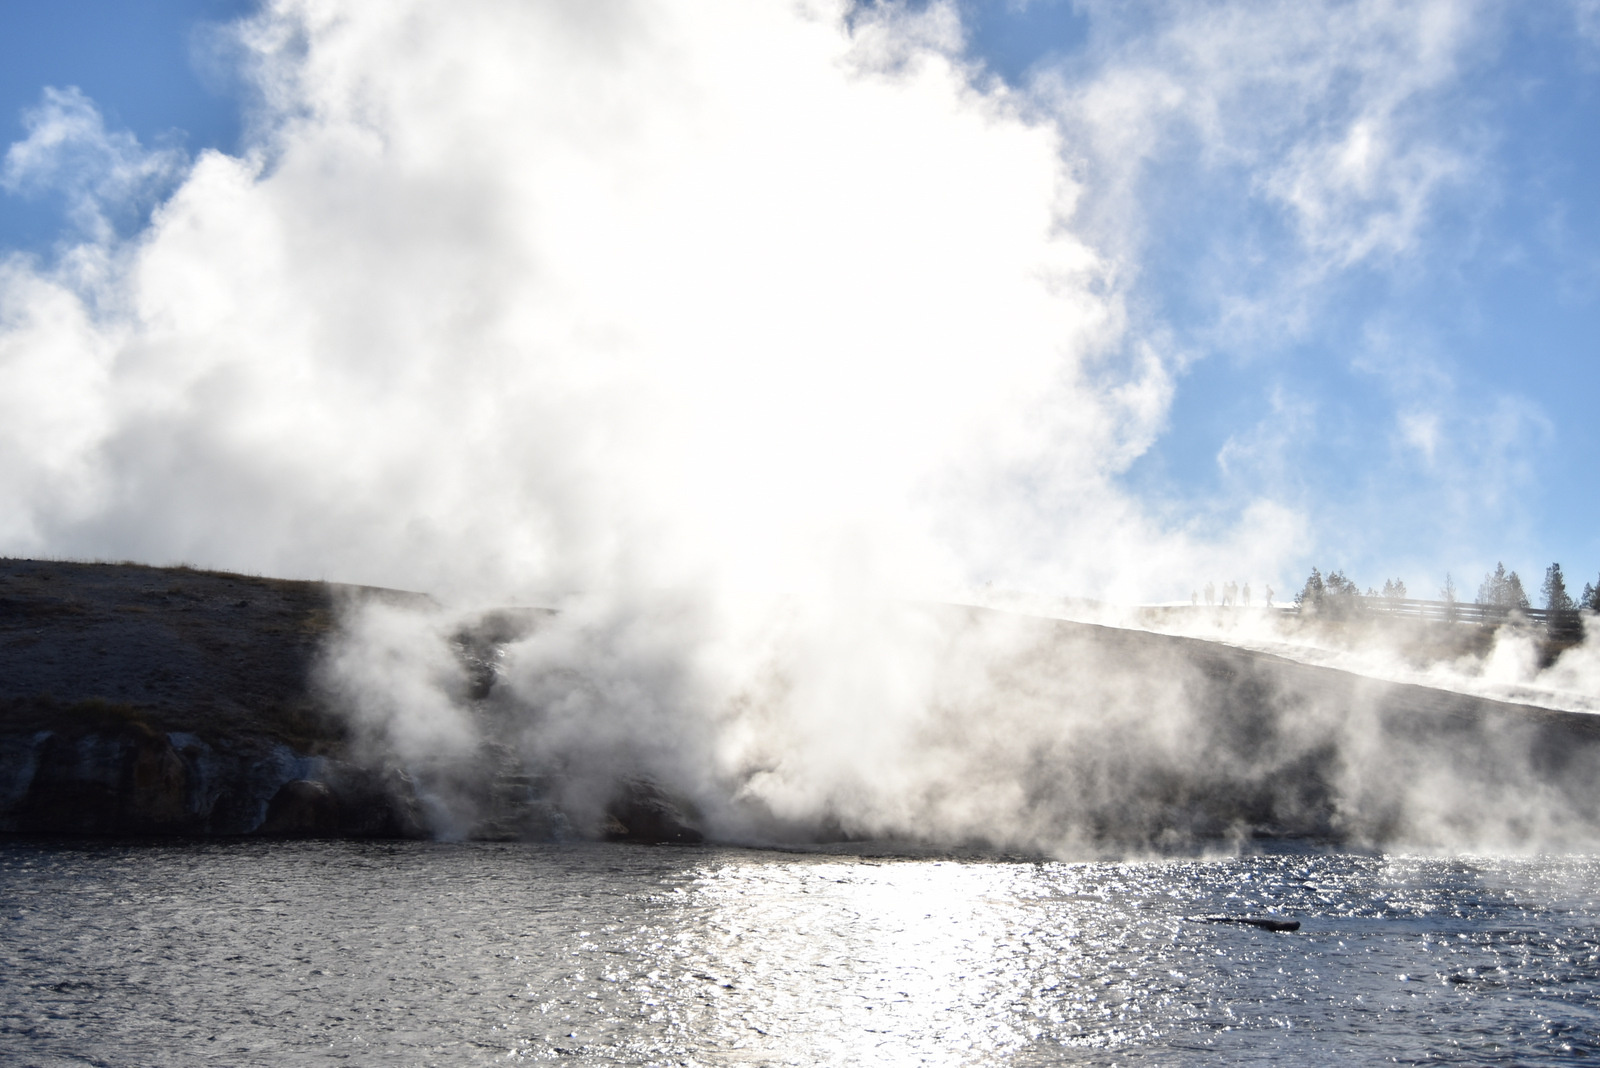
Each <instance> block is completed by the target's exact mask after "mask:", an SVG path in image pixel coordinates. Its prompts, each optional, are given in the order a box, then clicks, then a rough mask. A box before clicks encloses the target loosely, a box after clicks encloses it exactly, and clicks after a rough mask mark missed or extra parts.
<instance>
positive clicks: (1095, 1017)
mask: <svg viewBox="0 0 1600 1068" xmlns="http://www.w3.org/2000/svg"><path fill="white" fill-rule="evenodd" d="M1597 886H1600V860H1597V859H1596V858H1590V857H1581V858H1574V857H1564V858H1539V859H1505V858H1485V857H1475V858H1466V859H1459V858H1458V859H1428V858H1419V857H1408V856H1355V855H1348V854H1322V853H1316V852H1311V851H1298V852H1296V851H1289V852H1283V853H1276V854H1273V855H1269V856H1253V857H1245V858H1235V859H1220V860H1203V861H1192V860H1191V861H1152V862H1137V863H1130V862H1124V863H1087V864H1066V863H1029V862H1015V861H1006V862H989V861H985V862H978V861H972V860H956V859H942V860H941V859H887V858H874V857H864V856H850V855H847V856H840V855H819V854H792V853H773V852H757V851H743V850H731V849H718V848H650V847H639V846H605V845H561V846H539V845H501V844H471V845H443V844H421V843H406V844H392V843H350V842H316V843H275V844H265V843H224V844H216V843H202V844H194V843H191V844H167V845H161V844H157V845H151V844H139V845H111V844H102V845H84V844H78V845H70V844H67V845H63V844H60V843H53V844H48V845H46V844H39V843H26V842H25V843H17V842H12V843H9V844H5V845H0V1059H3V1060H5V1061H6V1062H8V1063H18V1064H39V1065H68V1064H71V1065H80V1064H96V1065H102V1064H103V1065H168V1064H170V1065H187V1064H196V1063H218V1064H229V1065H236V1064H262V1065H268V1064H270V1065H286V1064H290V1065H292V1064H309V1063H329V1062H346V1063H353V1064H374V1065H380V1064H381V1065H409V1064H439V1065H461V1064H479V1063H483V1064H487V1063H504V1062H512V1063H515V1062H518V1061H535V1062H536V1061H546V1060H551V1061H565V1062H569V1063H576V1064H610V1063H623V1064H740V1065H742V1064H797V1065H812V1064H863V1065H866V1064H871V1065H879V1064H886V1065H893V1064H923V1063H928V1064H974V1065H983V1064H1101V1063H1124V1062H1128V1061H1135V1062H1148V1063H1156V1064H1200V1063H1205V1064H1212V1063H1267V1062H1276V1063H1298V1064H1305V1063H1313V1062H1325V1063H1330V1064H1331V1063H1336V1062H1337V1063H1342V1062H1351V1061H1354V1062H1362V1063H1371V1062H1385V1061H1393V1062H1399V1063H1433V1062H1438V1061H1457V1062H1460V1063H1466V1064H1500V1063H1504V1064H1512V1063H1515V1064H1534V1063H1574V1062H1581V1061H1585V1060H1589V1061H1593V1060H1595V1059H1596V1058H1600V994H1597V978H1600V931H1597V923H1596V921H1597V917H1600V900H1597V898H1600V893H1597V890H1596V888H1597ZM1214 914H1227V915H1234V916H1240V915H1251V916H1282V917H1292V918H1294V919H1298V920H1300V921H1301V923H1302V924H1303V926H1302V928H1301V930H1300V931H1299V932H1297V933H1293V934H1275V933H1271V932H1267V931H1263V930H1258V929H1256V928H1252V927H1241V926H1233V925H1226V924H1213V923H1207V922H1203V921H1202V920H1201V919H1199V918H1200V917H1204V916H1207V915H1214Z"/></svg>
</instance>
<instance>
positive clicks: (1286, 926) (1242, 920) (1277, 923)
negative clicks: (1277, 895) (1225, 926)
mask: <svg viewBox="0 0 1600 1068" xmlns="http://www.w3.org/2000/svg"><path fill="white" fill-rule="evenodd" d="M1200 919H1201V920H1202V921H1203V922H1205V923H1237V924H1242V925H1244V926H1246V927H1259V928H1261V929H1262V930H1263V931H1298V930H1300V921H1299V920H1269V919H1262V918H1260V917H1256V916H1202V917H1200Z"/></svg>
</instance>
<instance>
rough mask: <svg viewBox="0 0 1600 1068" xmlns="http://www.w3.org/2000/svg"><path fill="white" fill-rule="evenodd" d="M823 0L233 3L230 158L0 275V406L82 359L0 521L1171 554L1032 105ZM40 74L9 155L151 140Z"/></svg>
mask: <svg viewBox="0 0 1600 1068" xmlns="http://www.w3.org/2000/svg"><path fill="white" fill-rule="evenodd" d="M844 16H845V9H844V7H843V6H842V5H828V4H820V5H813V6H812V8H811V9H810V10H809V11H799V10H797V9H796V8H795V7H793V6H791V5H784V4H774V5H744V4H725V5H685V6H682V7H657V6H654V5H638V6H616V7H606V8H603V9H583V10H581V11H579V10H575V9H570V8H565V7H561V6H559V5H519V4H506V3H499V2H490V0H479V2H474V3H465V4H461V5H456V6H453V7H452V8H451V10H450V11H449V12H448V13H446V12H444V11H442V10H440V9H437V8H434V7H431V6H428V5H423V4H405V3H397V4H389V5H383V6H381V7H376V8H375V7H370V6H362V5H344V4H340V3H334V2H331V0H330V2H313V0H305V2H298V0H296V2H291V0H283V2H280V3H277V4H274V5H272V6H271V7H269V9H268V10H267V11H266V12H265V13H264V14H263V15H262V16H260V17H259V18H256V19H254V20H252V21H251V22H249V23H247V24H245V25H244V26H243V27H242V28H241V30H240V33H239V40H240V41H241V42H242V44H243V47H245V48H246V49H247V50H248V54H249V55H250V56H251V57H252V58H251V59H250V60H249V64H248V65H249V67H250V69H251V70H253V71H254V74H253V75H252V76H253V77H254V78H255V79H256V84H257V85H258V88H259V98H260V101H261V105H260V106H261V108H262V111H261V113H260V115H259V116H258V119H257V122H256V125H255V129H256V130H257V131H258V132H257V135H256V136H257V139H256V141H255V143H254V145H253V147H252V148H251V149H250V150H249V151H248V153H247V154H246V155H245V156H244V157H242V158H234V157H229V156H224V155H221V154H218V153H207V154H205V155H203V156H202V157H201V158H200V159H198V160H197V161H195V162H194V164H193V166H192V168H191V169H190V170H189V171H188V172H187V174H186V176H185V177H184V180H183V181H182V184H181V186H180V187H179V188H178V189H177V190H176V191H175V192H174V193H173V194H172V195H171V196H170V198H169V199H168V200H167V201H166V202H165V203H164V204H163V205H162V206H161V207H160V209H159V210H158V211H157V213H156V214H155V216H154V218H153V221H152V223H151V225H150V227H149V228H148V229H147V230H146V231H145V232H143V233H142V234H140V235H139V236H138V238H137V240H136V241H135V242H133V243H131V244H123V243H119V242H118V241H117V240H116V239H115V238H114V237H113V236H112V235H111V234H109V233H107V232H105V231H104V230H97V231H95V232H94V234H93V235H92V236H93V237H95V239H96V241H95V242H94V243H91V244H88V245H84V246H82V248H81V249H80V254H81V255H86V254H88V253H90V252H98V253H99V254H101V258H102V260H103V262H104V264H105V266H104V271H103V272H102V273H104V272H111V275H108V276H106V278H104V279H102V281H101V282H100V283H97V286H98V287H99V288H98V290H97V294H96V295H93V299H92V300H91V299H90V297H91V294H89V293H87V292H86V291H85V288H84V286H83V285H81V284H80V283H79V282H78V281H77V280H76V279H75V276H71V275H69V274H64V273H61V272H49V271H30V270H28V269H27V268H25V267H20V266H18V267H16V268H15V269H14V272H13V275H12V276H11V282H10V284H9V287H8V289H7V292H6V294H5V296H6V299H7V300H9V301H10V302H12V304H14V305H16V306H18V307H19V308H22V309H23V311H21V312H19V313H18V317H17V318H15V319H14V320H13V322H15V323H17V324H22V323H24V322H26V323H33V324H34V325H33V326H32V327H30V328H28V329H22V328H21V326H17V327H14V328H13V329H11V330H9V331H8V332H7V333H6V335H5V337H4V338H3V339H0V344H3V345H4V346H5V348H4V350H3V351H5V352H6V353H7V354H8V355H7V357H6V359H7V360H8V361H9V363H8V364H7V365H6V366H5V368H4V373H6V374H7V375H8V376H9V377H10V378H11V381H12V382H13V383H17V384H20V385H21V386H22V387H23V388H21V389H19V390H14V391H12V393H11V396H12V398H13V403H15V404H17V405H18V406H19V407H27V406H29V405H30V404H32V403H33V401H32V396H33V394H34V393H38V392H49V393H52V394H55V393H59V392H60V391H59V389H58V383H60V382H69V381H73V382H76V381H81V382H84V383H92V389H91V388H90V386H89V385H85V386H83V387H81V388H80V389H78V390H75V391H73V392H74V395H75V396H76V397H77V399H75V400H74V401H73V402H72V404H71V405H70V406H69V407H71V415H70V418H69V417H68V415H66V414H62V413H63V412H65V411H66V409H64V408H62V403H63V402H61V401H60V400H59V399H57V398H56V397H49V398H40V400H41V403H40V406H39V407H40V410H41V411H57V413H58V414H57V415H56V416H54V417H53V418H55V419H56V422H55V423H52V424H50V429H47V428H45V427H44V426H43V425H42V424H41V425H38V426H35V425H34V424H33V423H30V422H26V421H25V422H23V423H21V424H15V425H14V427H15V429H13V431H12V434H13V437H14V439H15V446H14V448H15V452H16V454H17V455H18V456H23V457H33V456H45V455H48V454H50V450H52V449H53V450H56V451H57V452H59V453H60V456H59V457H58V458H57V459H56V460H52V461H51V463H52V464H53V466H52V467H51V470H53V471H57V472H65V471H71V472H74V474H73V476H72V477H71V478H70V479H65V480H60V479H58V480H57V482H58V483H59V484H60V485H61V486H62V488H61V489H60V490H59V491H55V490H53V491H52V492H49V493H44V492H40V491H38V490H37V489H36V488H34V487H35V482H34V481H30V479H32V478H33V476H28V477H27V478H23V477H22V476H20V475H17V474H16V473H15V471H16V470H18V469H21V468H26V467H27V466H28V465H29V464H33V463H34V462H35V461H34V459H32V458H29V459H27V460H25V461H24V460H18V461H15V465H16V466H14V467H13V470H12V472H10V473H9V474H8V480H7V482H6V484H7V485H10V486H12V487H13V489H12V492H11V495H10V496H9V497H8V499H7V501H6V504H7V509H8V514H10V515H12V516H14V517H16V518H15V519H14V520H13V530H14V533H13V535H12V537H11V540H10V541H8V543H7V545H6V548H7V549H8V550H9V551H13V552H28V551H53V552H70V553H78V554H83V555H112V556H130V557H140V558H147V559H156V560H161V559H172V558H190V559H194V560H197V561H204V562H208V563H214V564H219V565H225V566H235V567H244V568H250V569H255V570H263V571H280V572H291V573H298V574H307V573H309V574H329V575H337V576H340V577H346V578H351V579H364V580H368V581H380V582H388V583H395V584H406V585H425V586H431V587H450V586H455V585H463V586H470V587H474V588H478V589H483V588H486V587H487V588H490V589H503V588H504V587H505V586H506V584H507V583H511V584H513V585H516V586H518V587H520V588H523V589H524V590H527V591H538V590H543V591H546V593H550V594H552V595H553V594H555V593H559V592H560V591H563V590H569V589H574V588H593V587H595V586H597V585H603V584H608V583H616V582H633V581H642V582H649V583H667V584H676V583H683V582H699V581H703V580H704V579H705V577H706V576H707V575H710V574H715V575H717V576H720V578H721V579H725V580H728V581H731V582H734V583H736V584H744V585H750V584H755V585H763V584H769V585H770V584H774V583H775V584H778V585H785V586H791V587H792V586H795V585H797V584H798V585H801V586H804V585H806V584H809V583H813V582H822V583H824V584H825V585H826V584H830V583H832V582H833V581H834V580H833V579H832V578H830V577H828V576H830V575H831V574H832V572H833V571H834V569H835V568H836V567H837V566H839V560H840V559H841V556H852V555H856V554H858V553H865V554H866V555H868V556H871V557H873V558H874V559H875V560H877V561H878V563H876V564H874V565H872V567H870V568H869V569H868V572H869V573H871V574H873V575H876V576H878V579H879V580H881V581H883V582H885V583H887V584H888V585H889V586H890V587H901V586H904V584H906V583H910V584H911V585H912V586H915V587H917V588H924V589H927V588H950V587H951V585H952V584H956V585H959V584H960V583H962V582H964V581H967V580H970V579H971V578H973V577H974V576H977V577H982V576H984V575H986V574H992V573H993V572H994V571H995V570H997V569H1001V568H1004V569H1008V570H1010V571H1013V572H1017V573H1019V574H1023V575H1026V576H1028V577H1029V578H1030V581H1032V582H1035V583H1038V584H1040V585H1043V586H1046V587H1049V586H1052V585H1053V586H1055V587H1057V588H1083V587H1086V586H1089V585H1091V584H1093V585H1099V586H1102V587H1103V586H1105V585H1106V583H1107V582H1108V579H1109V576H1108V574H1107V571H1106V565H1105V563H1104V561H1103V559H1101V558H1100V557H1101V554H1100V552H1099V550H1098V548H1096V550H1095V552H1094V553H1093V554H1092V555H1093V556H1094V559H1093V560H1092V562H1091V561H1090V560H1089V559H1088V557H1090V556H1091V554H1090V553H1088V552H1084V553H1080V552H1078V551H1077V550H1075V549H1074V548H1073V547H1072V544H1073V543H1062V542H1061V541H1060V540H1059V531H1060V529H1061V524H1063V523H1067V524H1069V525H1070V527H1071V528H1072V529H1073V530H1074V531H1076V532H1078V533H1077V534H1075V535H1074V543H1076V539H1078V538H1081V539H1083V543H1085V544H1090V545H1095V546H1099V545H1102V544H1104V543H1106V542H1109V541H1118V542H1120V543H1123V544H1128V545H1130V546H1131V545H1135V544H1141V545H1146V546H1148V547H1150V549H1151V552H1149V553H1146V554H1145V555H1146V556H1147V557H1149V556H1152V555H1154V556H1157V557H1167V558H1173V559H1176V558H1181V557H1182V556H1183V554H1184V553H1185V552H1187V551H1188V550H1186V549H1185V548H1184V539H1183V537H1182V535H1181V534H1172V533H1166V532H1163V531H1162V530H1161V528H1160V526H1159V525H1158V524H1156V523H1153V522H1152V521H1150V520H1149V519H1147V518H1144V517H1141V515H1140V514H1139V509H1138V507H1137V506H1136V505H1134V504H1133V503H1132V502H1130V501H1128V500H1126V499H1125V498H1123V497H1122V496H1121V495H1120V494H1119V493H1118V491H1117V490H1116V489H1115V488H1114V487H1113V486H1112V485H1111V483H1110V481H1109V479H1110V478H1111V477H1112V476H1113V475H1114V474H1115V472H1116V471H1117V470H1120V469H1121V468H1122V467H1125V466H1126V464H1127V463H1128V462H1129V460H1130V459H1131V458H1132V457H1133V456H1136V455H1137V454H1138V453H1139V452H1140V451H1141V450H1143V449H1144V448H1146V447H1147V446H1148V443H1149V442H1150V441H1151V440H1152V437H1153V435H1154V434H1155V433H1157V432H1158V430H1159V427H1160V426H1161V424H1162V421H1163V419H1164V417H1165V409H1166V405H1167V403H1168V398H1169V397H1170V394H1171V383H1170V379H1169V375H1168V372H1167V371H1166V369H1165V367H1164V366H1163V363H1162V361H1161V359H1159V358H1158V357H1157V356H1156V355H1154V354H1153V353H1152V352H1151V351H1149V350H1148V349H1147V348H1146V349H1145V350H1135V351H1136V354H1135V355H1134V356H1133V357H1132V358H1128V359H1124V358H1123V357H1122V356H1120V355H1119V353H1120V352H1121V351H1122V346H1123V339H1124V336H1125V330H1126V319H1125V313H1124V311H1123V308H1122V305H1121V303H1120V299H1119V297H1118V295H1117V289H1116V286H1115V281H1114V280H1115V277H1116V273H1117V270H1118V267H1117V265H1116V264H1115V263H1114V262H1113V261H1111V260H1108V259H1107V258H1106V256H1105V255H1104V254H1103V253H1102V252H1100V251H1099V250H1097V249H1096V248H1095V247H1094V246H1093V245H1091V244H1089V243H1087V242H1086V241H1084V240H1083V239H1082V238H1081V237H1079V236H1078V235H1077V234H1076V233H1075V232H1074V231H1073V229H1072V218H1071V216H1070V214H1068V212H1069V209H1070V205H1071V204H1073V203H1074V201H1075V199H1076V197H1077V196H1078V186H1077V183H1076V182H1075V181H1074V180H1073V179H1072V178H1071V177H1070V175H1069V174H1068V172H1067V170H1066V168H1065V166H1064V164H1063V163H1062V159H1061V150H1062V145H1061V141H1060V135H1059V133H1058V132H1057V130H1056V128H1055V127H1054V126H1053V125H1052V124H1051V123H1049V122H1046V121H1042V120H1040V119H1038V118H1030V117H1028V115H1027V114H1026V112H1025V108H1024V107H1023V103H1022V101H1021V100H1020V99H1018V98H1017V97H1016V96H1015V95H1014V94H1011V93H1009V92H1007V91H1006V90H1004V89H1003V88H1001V87H997V86H988V87H986V88H981V89H980V88H976V87H974V85H973V84H971V82H970V80H969V77H970V74H971V73H972V72H971V71H970V70H969V69H967V68H966V67H965V66H964V65H963V62H962V61H961V60H959V59H958V58H955V55H954V53H955V51H956V50H957V49H958V48H959V45H960V26H959V23H958V21H956V19H955V16H954V13H953V9H952V8H949V7H947V6H937V5H936V6H934V7H932V8H930V9H928V10H926V11H924V12H923V13H921V14H914V13H912V12H910V11H909V10H907V9H901V8H888V9H884V10H882V11H879V12H878V13H877V14H871V15H861V14H860V13H857V18H856V21H855V23H854V26H853V29H847V28H846V25H845V18H844ZM56 103H57V104H59V105H60V106H59V107H58V108H57V112H59V115H57V114H56V112H52V115H56V118H52V119H51V120H50V121H49V122H47V123H46V122H43V121H41V124H39V125H37V126H36V128H35V132H34V135H33V136H32V137H31V138H30V140H29V141H27V142H24V143H23V144H22V145H20V146H17V147H15V148H14V149H13V152H12V156H13V158H14V159H15V160H19V161H21V162H17V163H15V164H14V167H13V170H14V171H15V173H16V174H17V175H18V176H19V177H18V178H17V181H18V182H22V181H23V180H24V178H26V177H27V176H34V177H37V178H39V179H40V180H43V178H44V177H48V176H52V175H53V176H54V178H53V179H52V180H54V181H57V182H62V183H65V184H67V185H68V186H69V187H71V188H81V189H86V190H90V191H91V192H93V194H94V196H96V197H98V196H101V195H102V192H101V191H103V190H106V189H108V188H110V187H111V185H112V184H114V183H113V182H112V179H111V178H108V177H106V176H107V175H122V176H123V177H121V178H117V179H116V181H118V182H122V183H123V186H127V187H129V188H131V187H132V186H133V185H136V184H137V182H136V181H135V179H138V180H140V181H142V180H144V179H145V178H151V177H152V176H155V175H159V174H163V173H166V171H163V170H162V167H170V166H171V165H172V164H171V160H170V159H168V158H166V157H159V159H158V158H157V157H149V156H140V155H139V154H138V150H137V146H136V145H134V144H133V143H132V141H131V139H130V138H127V137H126V136H125V135H109V134H106V133H105V132H104V131H103V129H102V128H101V127H100V125H99V118H98V115H96V114H95V113H94V111H93V108H92V106H91V105H89V104H88V102H87V101H84V100H82V98H81V97H71V98H70V99H68V98H66V97H63V98H62V100H60V101H57V102H56ZM58 120H59V121H58ZM69 120H70V121H69ZM74 124H76V125H74ZM47 127H48V128H49V129H50V130H55V131H57V132H55V133H48V134H47V133H46V132H44V131H46V128H47ZM68 127H70V129H69V128H68ZM58 128H59V129H58ZM67 143H74V144H78V143H82V144H92V145H95V146H98V147H96V148H95V150H94V152H93V153H90V156H92V159H91V162H89V163H87V164H84V163H82V162H81V160H80V161H79V162H78V163H74V162H73V161H72V160H71V159H66V158H64V157H59V154H57V155H54V156H52V155H50V152H48V151H46V148H47V147H48V145H51V144H67ZM74 158H76V157H74ZM47 159H48V160H54V162H50V163H49V164H48V165H46V163H45V162H42V161H44V160H47ZM152 160H155V162H152ZM108 161H109V162H108ZM158 163H159V164H160V165H159V166H158V165H157V164H158ZM52 168H53V169H52ZM74 168H77V169H74ZM140 176H143V177H140ZM27 180H30V181H31V180H33V178H27ZM118 188H121V186H119V187H118ZM91 199H92V198H91ZM34 292H40V293H43V292H49V293H51V294H53V297H52V298H51V299H53V300H55V301H57V302H59V303H61V304H62V309H61V311H60V312H59V313H57V314H55V315H54V317H53V318H51V319H50V320H49V321H50V322H57V323H61V324H66V323H69V322H71V323H76V324H77V325H76V326H73V327H71V329H70V330H69V329H68V327H67V326H65V325H63V326H61V327H60V328H59V329H50V330H47V329H45V328H44V326H43V325H41V324H42V323H43V322H44V320H42V319H41V318H40V315H41V314H42V311H41V308H42V306H40V307H36V306H35V303H34V298H33V297H30V296H29V295H28V294H30V293H34ZM75 292H76V294H77V296H78V297H79V307H77V308H74V302H73V296H74V293H75ZM108 293H109V294H110V298H109V303H108V302H107V300H108V298H107V297H106V294H108ZM92 309H99V310H92ZM72 331H77V333H72ZM46 365H48V366H49V367H51V368H53V369H54V371H55V373H57V374H58V375H59V378H58V379H57V380H56V383H51V382H49V381H47V380H45V379H43V378H30V377H27V375H32V374H34V372H27V375H25V374H24V369H26V368H30V367H42V366H46ZM89 398H93V400H92V401H91V400H90V399H89ZM62 420H66V421H67V423H66V425H63V424H62V422H61V421H62ZM47 434H48V435H49V436H50V438H51V441H50V442H49V443H48V445H47V444H46V443H45V442H44V440H43V438H44V436H45V435H47ZM69 500H70V502H71V503H70V506H69V504H68V503H66V502H67V501H69ZM979 511H986V512H987V514H986V515H984V516H977V513H978V512H979ZM998 517H1004V518H1003V521H1002V520H1001V519H999V518H998ZM968 525H970V526H971V528H972V529H971V530H970V531H969V533H971V534H972V536H971V537H951V536H950V535H951V533H952V532H953V531H956V530H959V529H961V528H962V527H964V526H968ZM1119 531H1122V532H1124V533H1120V534H1119V533H1117V532H1119ZM1130 555H1131V556H1138V555H1139V554H1138V553H1136V552H1130ZM1117 581H1118V582H1120V583H1121V585H1122V586H1124V587H1127V586H1129V585H1130V583H1129V581H1128V580H1126V579H1118V580H1117Z"/></svg>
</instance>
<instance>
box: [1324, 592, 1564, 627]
mask: <svg viewBox="0 0 1600 1068" xmlns="http://www.w3.org/2000/svg"><path fill="white" fill-rule="evenodd" d="M1356 603H1357V605H1358V606H1359V608H1360V609H1361V610H1364V611H1368V612H1387V613H1390V614H1392V615H1397V616H1416V617H1418V618H1419V619H1436V620H1441V621H1445V622H1456V623H1484V624H1494V623H1513V622H1527V623H1538V624H1541V625H1542V624H1546V623H1549V621H1550V613H1549V612H1547V611H1546V610H1544V609H1543V608H1506V607H1504V606H1501V605H1494V604H1478V603H1476V602H1474V601H1421V600H1417V599H1415V598H1411V597H1383V596H1378V597H1359V598H1357V599H1356ZM1573 618H1574V619H1576V618H1577V613H1576V612H1574V613H1573Z"/></svg>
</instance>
